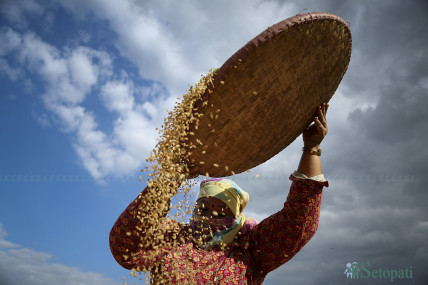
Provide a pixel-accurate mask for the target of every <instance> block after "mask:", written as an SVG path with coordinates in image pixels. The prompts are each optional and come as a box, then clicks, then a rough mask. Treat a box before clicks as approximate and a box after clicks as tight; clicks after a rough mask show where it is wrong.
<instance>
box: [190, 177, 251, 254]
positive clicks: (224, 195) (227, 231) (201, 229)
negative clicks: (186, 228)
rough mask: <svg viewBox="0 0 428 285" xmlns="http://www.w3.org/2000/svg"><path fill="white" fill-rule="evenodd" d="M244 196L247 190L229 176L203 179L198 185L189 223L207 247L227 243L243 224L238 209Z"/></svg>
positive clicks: (242, 207)
mask: <svg viewBox="0 0 428 285" xmlns="http://www.w3.org/2000/svg"><path fill="white" fill-rule="evenodd" d="M248 199H249V195H248V193H247V192H245V191H243V190H242V189H241V188H240V187H239V186H238V185H236V183H234V182H233V181H231V180H229V179H224V178H211V179H207V180H204V181H202V182H201V185H200V192H199V195H198V198H197V200H196V206H195V209H194V212H193V217H192V220H191V226H192V228H193V229H194V230H195V231H196V232H198V233H200V234H201V235H202V236H203V239H205V240H206V241H208V242H209V244H210V245H211V246H213V245H216V244H228V243H230V242H231V241H232V240H233V238H234V237H235V236H236V234H237V233H238V232H239V231H240V229H241V228H242V227H243V225H244V224H245V217H244V215H242V211H243V210H244V208H245V206H246V205H247V203H248Z"/></svg>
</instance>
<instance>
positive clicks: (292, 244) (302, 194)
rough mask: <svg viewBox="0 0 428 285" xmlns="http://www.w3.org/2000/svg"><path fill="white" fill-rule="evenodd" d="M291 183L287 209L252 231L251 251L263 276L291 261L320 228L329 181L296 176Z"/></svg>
mask: <svg viewBox="0 0 428 285" xmlns="http://www.w3.org/2000/svg"><path fill="white" fill-rule="evenodd" d="M290 180H292V181H293V182H292V184H291V188H290V192H289V194H288V197H287V201H286V202H285V203H284V208H283V209H282V210H280V211H279V212H277V213H276V214H273V215H272V216H270V217H268V218H266V219H264V220H263V221H262V222H260V223H259V224H258V225H257V226H256V227H255V228H254V229H253V230H252V231H251V232H250V237H249V238H250V243H249V246H250V248H249V250H250V252H251V255H252V256H253V261H254V263H255V264H254V265H255V266H254V267H255V268H259V269H260V272H259V274H261V275H266V274H267V273H268V272H270V271H272V270H274V269H276V268H277V267H279V266H281V265H282V264H284V263H285V262H287V261H288V260H290V259H291V258H292V257H293V256H294V255H296V254H297V253H298V252H299V251H300V250H301V249H302V248H303V246H304V245H305V244H306V243H307V242H308V241H309V240H310V239H311V238H312V237H313V236H314V234H315V232H316V230H317V228H318V221H319V214H320V205H321V192H322V188H323V186H328V182H327V181H316V180H313V179H310V178H297V177H296V176H294V175H291V176H290Z"/></svg>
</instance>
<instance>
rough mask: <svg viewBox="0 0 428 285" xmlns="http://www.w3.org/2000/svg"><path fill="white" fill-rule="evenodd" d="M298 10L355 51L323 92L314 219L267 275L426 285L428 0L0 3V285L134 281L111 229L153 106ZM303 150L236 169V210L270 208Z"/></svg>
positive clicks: (160, 114) (162, 110) (154, 121)
mask: <svg viewBox="0 0 428 285" xmlns="http://www.w3.org/2000/svg"><path fill="white" fill-rule="evenodd" d="M404 3H406V4H404ZM302 11H304V12H306V11H307V12H311V11H325V12H330V13H334V14H337V15H339V16H341V17H342V18H344V19H345V20H346V21H348V22H349V23H350V25H351V30H352V32H353V54H352V59H351V63H350V66H349V70H348V73H347V74H346V76H345V77H344V79H343V81H342V83H341V85H340V87H339V89H338V90H337V92H336V94H335V96H334V97H333V99H332V101H331V102H330V105H331V107H330V110H329V117H328V118H329V127H330V131H329V135H328V137H327V139H326V141H325V142H323V145H322V148H323V157H322V158H323V166H324V173H325V175H326V177H327V179H329V180H330V187H329V188H328V190H327V191H326V192H325V195H324V198H323V199H324V201H323V208H322V212H321V222H320V228H319V230H318V233H317V234H316V236H315V237H314V238H313V240H312V241H311V242H310V243H309V244H308V245H307V246H306V247H305V249H304V250H302V252H301V253H299V255H297V256H296V257H295V258H293V260H292V261H290V262H289V263H288V264H287V265H285V266H283V267H281V268H279V269H277V270H275V271H274V272H272V273H270V274H269V275H268V277H267V279H266V284H283V283H287V284H343V281H344V276H343V273H342V272H343V271H344V270H345V264H346V263H348V262H352V261H360V262H363V261H370V262H371V263H372V264H376V265H377V266H379V267H383V268H397V269H399V268H405V267H408V266H410V265H412V266H413V268H414V275H415V278H414V280H412V282H413V284H426V283H425V282H426V280H428V275H427V274H426V273H425V272H424V270H423V268H426V265H427V263H428V262H427V259H426V256H428V245H427V242H426V238H425V237H426V235H427V234H428V213H427V210H426V207H425V204H424V201H426V199H427V198H428V197H427V194H426V191H425V188H426V187H424V185H423V183H422V182H423V181H422V177H424V175H425V174H426V171H427V167H426V163H425V159H426V156H427V153H426V151H425V149H426V146H425V143H424V142H425V141H427V140H426V139H427V135H426V130H427V129H428V126H427V123H426V122H428V120H427V119H428V118H427V115H426V114H427V113H428V112H427V106H428V104H427V103H428V102H427V99H426V98H428V97H427V95H428V91H427V90H428V73H427V71H426V61H427V59H428V54H427V52H426V44H427V43H428V39H427V37H426V36H425V34H426V33H425V32H424V29H423V27H426V26H427V25H426V24H427V20H425V18H426V17H425V16H424V14H423V13H425V12H426V11H428V8H427V4H426V2H425V1H412V2H411V3H410V4H409V3H408V2H405V1H377V2H376V3H368V2H364V1H333V0H331V1H327V0H326V1H257V0H252V1H245V4H244V1H234V2H230V1H190V0H189V1H180V2H179V3H178V1H149V0H147V1H130V0H124V1H108V0H90V1H83V0H75V1H72V0H55V1H54V0H52V1H47V0H46V1H45V0H27V1H24V0H22V1H12V0H6V1H2V3H1V4H0V86H1V96H0V131H1V133H2V136H1V140H0V161H1V163H0V281H1V282H0V283H1V284H76V283H75V282H80V283H79V284H121V282H122V277H123V276H126V280H127V281H128V284H130V283H133V282H136V281H137V280H134V279H132V278H131V277H129V272H128V271H127V270H125V269H122V268H120V267H119V266H118V265H117V264H116V262H115V261H114V259H113V257H112V256H111V254H110V251H109V247H108V234H109V231H110V228H111V226H112V225H113V223H114V222H115V220H116V219H117V217H118V216H119V214H120V213H121V212H122V211H123V210H124V209H125V207H126V206H127V204H128V203H129V202H131V201H132V199H133V198H134V197H136V196H137V195H138V193H139V191H141V190H142V189H143V188H144V187H145V183H144V182H145V181H146V176H145V174H143V173H141V172H140V169H142V168H144V167H145V166H146V165H145V164H144V161H145V157H147V156H148V155H149V153H150V151H151V150H152V149H153V148H154V146H155V143H156V138H157V136H158V134H157V131H156V130H155V128H158V127H160V125H161V124H162V122H163V118H164V117H165V115H166V114H167V111H166V110H167V109H168V110H171V109H172V108H173V106H174V104H175V102H176V100H177V99H176V98H177V97H180V96H181V95H182V94H184V93H185V91H186V89H187V88H188V85H189V84H194V83H196V82H197V81H198V79H199V78H200V75H201V74H204V73H206V72H208V70H209V69H211V68H214V67H219V66H221V64H222V63H223V62H224V61H225V60H227V58H228V57H229V56H231V55H232V54H233V53H234V52H235V51H236V50H238V49H239V48H240V47H241V46H242V45H244V44H245V43H246V42H247V41H249V40H250V39H251V38H253V37H254V36H256V35H257V34H258V33H260V32H262V31H263V30H264V29H266V28H267V27H268V26H270V25H273V24H275V23H276V22H278V21H280V20H283V19H285V18H288V17H291V16H293V15H295V14H297V13H299V12H302ZM397 19H400V21H397ZM421 21H422V22H421ZM424 63H425V65H424ZM300 148H301V138H298V139H297V140H296V141H295V142H294V143H293V144H291V145H290V146H289V147H287V149H285V150H284V151H283V152H281V153H280V154H278V155H277V156H275V157H274V158H272V159H271V160H269V161H268V162H266V163H264V164H263V165H260V166H258V167H256V168H255V169H253V170H251V172H249V173H244V174H240V175H238V176H235V181H236V182H237V183H238V184H239V185H240V186H241V187H242V188H244V189H246V190H247V191H248V192H249V193H250V195H251V200H250V204H249V205H248V207H247V209H246V211H247V216H252V217H255V218H257V219H259V220H261V219H263V218H264V217H267V216H268V215H270V214H272V213H274V212H275V211H277V210H279V209H280V208H281V207H282V204H283V203H284V201H285V198H286V194H287V192H288V187H289V185H290V182H289V181H288V179H287V178H288V175H289V174H290V173H291V172H292V171H293V170H294V169H296V168H297V164H298V160H299V157H300V154H301V153H300ZM255 174H259V175H260V177H261V180H254V177H255ZM140 175H141V176H142V182H140V181H139V179H138V176H140ZM422 190H424V191H422ZM308 268H318V269H317V270H316V272H314V271H313V269H309V271H308ZM311 274H312V276H311V278H309V279H308V276H310V275H311ZM369 281H370V282H371V283H370V284H385V283H382V280H369ZM407 281H408V280H404V281H403V280H397V281H395V283H397V284H402V283H403V284H404V283H405V282H407ZM400 282H401V283H400ZM367 284H368V283H367ZM406 284H407V283H406Z"/></svg>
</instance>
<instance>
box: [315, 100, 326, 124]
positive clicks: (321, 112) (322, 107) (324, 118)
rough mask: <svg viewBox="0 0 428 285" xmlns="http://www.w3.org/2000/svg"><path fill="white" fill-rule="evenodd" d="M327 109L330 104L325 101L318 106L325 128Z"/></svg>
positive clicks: (319, 116)
mask: <svg viewBox="0 0 428 285" xmlns="http://www.w3.org/2000/svg"><path fill="white" fill-rule="evenodd" d="M327 110H328V104H327V103H324V104H322V105H321V106H319V107H318V112H317V113H318V118H319V121H320V122H321V124H322V125H323V127H324V128H327V117H326V115H327Z"/></svg>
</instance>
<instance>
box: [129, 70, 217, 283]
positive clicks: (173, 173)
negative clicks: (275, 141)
mask: <svg viewBox="0 0 428 285" xmlns="http://www.w3.org/2000/svg"><path fill="white" fill-rule="evenodd" d="M213 73H214V72H213V71H210V72H209V73H208V74H207V75H205V76H204V75H203V76H202V77H201V79H200V81H199V82H198V83H197V84H196V85H195V86H191V87H190V88H189V90H188V92H187V93H186V94H184V96H183V98H182V100H181V102H178V103H177V104H176V105H175V106H174V109H173V111H170V112H168V117H167V118H166V119H165V120H164V124H163V125H162V127H161V129H160V130H159V134H160V139H158V142H157V144H156V146H155V149H154V150H153V151H152V152H151V153H150V157H148V158H146V161H147V162H148V163H149V164H150V166H148V167H146V168H145V169H144V170H142V171H146V172H149V174H148V177H149V180H148V188H149V189H148V192H147V193H146V197H145V198H144V201H146V202H145V203H144V205H140V207H139V209H138V214H137V219H139V220H140V221H141V222H142V223H144V226H145V228H146V229H145V230H143V229H141V230H140V232H139V233H138V232H136V233H127V234H129V235H130V234H136V235H137V236H139V239H140V241H141V244H140V245H139V246H140V247H141V248H152V249H153V251H151V252H150V254H153V256H166V255H167V254H170V253H171V249H173V252H176V253H174V255H183V254H186V253H185V251H183V250H182V251H179V250H177V251H174V248H177V247H178V246H180V245H181V244H183V242H184V241H185V240H187V238H188V237H190V236H191V233H188V236H187V237H185V236H182V235H178V231H179V227H178V226H177V223H183V222H184V219H185V217H186V215H188V214H191V213H192V211H193V204H194V203H193V202H191V201H190V200H189V198H190V197H191V196H192V194H194V193H193V191H192V186H194V185H195V184H196V182H194V181H193V182H192V180H190V179H191V178H192V176H191V174H192V173H189V172H190V169H189V166H188V163H187V161H188V160H189V155H190V152H189V151H191V150H192V149H193V148H194V147H196V146H189V145H187V143H186V142H187V141H188V140H187V137H188V133H189V126H190V124H193V125H194V126H195V128H196V129H197V126H198V123H199V118H200V117H201V116H202V115H203V114H200V113H197V110H194V109H193V108H194V103H195V102H196V101H197V100H198V99H200V98H201V96H202V95H203V94H204V93H205V91H206V89H207V87H208V86H210V85H211V86H212V85H213V81H212V80H213V79H212V77H213ZM178 99H179V98H178ZM179 193H181V194H182V195H181V196H183V197H184V200H179V201H178V203H177V205H176V206H174V208H175V209H176V211H177V212H176V214H175V215H174V217H173V218H172V219H169V220H167V219H166V218H165V216H166V214H167V213H168V212H169V210H170V202H171V199H172V198H173V197H176V196H177V194H179ZM137 230H138V228H137ZM166 231H168V232H169V233H171V232H172V233H173V234H172V235H171V234H169V235H168V236H170V237H172V238H169V239H167V238H165V234H166ZM127 258H129V257H127ZM190 259H191V256H189V261H190ZM160 262H161V263H162V261H160ZM188 266H189V267H188V270H186V271H187V277H188V278H186V279H188V280H192V276H189V273H190V275H194V274H196V272H193V265H192V262H189V264H188ZM147 270H148V268H136V269H135V270H132V271H131V275H132V276H134V277H137V273H139V275H141V273H142V272H144V275H145V277H146V278H145V279H146V283H147V282H148V278H150V277H151V278H154V277H155V278H156V281H157V282H160V283H161V284H168V280H169V278H170V277H171V276H172V275H173V276H176V277H178V276H180V275H181V274H183V270H182V269H178V268H177V269H173V272H168V274H166V272H164V271H165V268H163V266H156V268H155V269H154V270H153V271H152V272H150V273H147ZM174 270H175V271H174ZM140 279H142V278H141V277H140ZM193 280H194V279H193ZM124 283H126V282H124Z"/></svg>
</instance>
